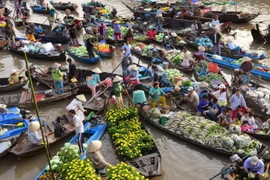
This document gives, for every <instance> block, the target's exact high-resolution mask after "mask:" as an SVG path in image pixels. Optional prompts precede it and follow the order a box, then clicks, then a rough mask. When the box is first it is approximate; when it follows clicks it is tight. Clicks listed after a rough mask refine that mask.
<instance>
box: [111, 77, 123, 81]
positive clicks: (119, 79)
mask: <svg viewBox="0 0 270 180" xmlns="http://www.w3.org/2000/svg"><path fill="white" fill-rule="evenodd" d="M122 80H123V78H122V77H120V76H115V78H114V79H113V82H119V81H122Z"/></svg>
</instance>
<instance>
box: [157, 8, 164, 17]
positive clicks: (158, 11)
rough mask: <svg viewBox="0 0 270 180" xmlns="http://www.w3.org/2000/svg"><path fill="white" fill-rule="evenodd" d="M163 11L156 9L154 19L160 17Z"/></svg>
mask: <svg viewBox="0 0 270 180" xmlns="http://www.w3.org/2000/svg"><path fill="white" fill-rule="evenodd" d="M162 13H163V11H162V10H161V9H158V10H157V12H156V17H162Z"/></svg>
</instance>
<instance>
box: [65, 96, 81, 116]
mask: <svg viewBox="0 0 270 180" xmlns="http://www.w3.org/2000/svg"><path fill="white" fill-rule="evenodd" d="M85 102H86V98H85V96H84V95H83V94H80V95H77V96H76V98H74V99H73V100H72V101H71V103H69V105H67V107H66V110H67V112H69V111H70V110H72V109H73V110H75V112H76V114H77V116H79V118H80V119H81V120H82V121H83V120H84V119H85V116H84V112H86V110H85V109H84V108H83V103H85Z"/></svg>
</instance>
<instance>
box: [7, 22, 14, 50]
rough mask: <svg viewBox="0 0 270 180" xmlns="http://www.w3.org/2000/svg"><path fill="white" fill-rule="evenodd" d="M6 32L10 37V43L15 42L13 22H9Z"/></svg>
mask: <svg viewBox="0 0 270 180" xmlns="http://www.w3.org/2000/svg"><path fill="white" fill-rule="evenodd" d="M5 34H6V37H7V39H8V44H9V45H12V44H14V43H15V37H16V35H15V32H14V30H13V26H12V24H9V23H8V24H7V26H6V33H5Z"/></svg>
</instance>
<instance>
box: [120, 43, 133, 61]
mask: <svg viewBox="0 0 270 180" xmlns="http://www.w3.org/2000/svg"><path fill="white" fill-rule="evenodd" d="M121 50H124V51H125V58H126V57H129V56H131V50H130V45H127V44H124V46H122V48H121Z"/></svg>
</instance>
